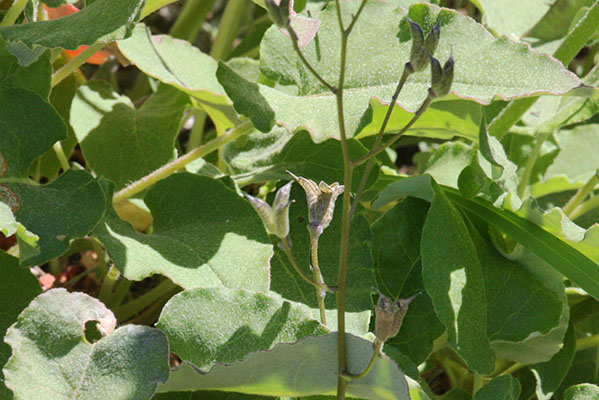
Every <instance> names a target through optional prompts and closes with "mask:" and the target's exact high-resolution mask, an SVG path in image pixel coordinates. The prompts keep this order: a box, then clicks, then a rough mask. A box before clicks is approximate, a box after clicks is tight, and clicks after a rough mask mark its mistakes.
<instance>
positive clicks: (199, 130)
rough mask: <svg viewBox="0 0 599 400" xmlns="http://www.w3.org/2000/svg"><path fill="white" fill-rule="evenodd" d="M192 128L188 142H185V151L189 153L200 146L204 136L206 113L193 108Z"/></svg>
mask: <svg viewBox="0 0 599 400" xmlns="http://www.w3.org/2000/svg"><path fill="white" fill-rule="evenodd" d="M192 113H193V127H192V128H191V132H189V140H188V141H187V146H186V148H187V151H191V150H193V149H195V148H196V147H198V146H200V145H201V144H202V138H203V136H204V124H205V123H206V111H204V110H202V109H200V108H195V109H194V110H193V111H192Z"/></svg>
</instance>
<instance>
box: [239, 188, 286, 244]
mask: <svg viewBox="0 0 599 400" xmlns="http://www.w3.org/2000/svg"><path fill="white" fill-rule="evenodd" d="M292 184H293V181H292V182H289V183H287V184H286V185H285V186H283V187H281V188H280V189H279V190H278V191H277V194H276V195H275V201H274V203H273V207H271V206H270V205H269V204H268V203H266V202H265V201H264V200H262V199H259V198H257V197H253V196H250V195H249V194H247V193H246V194H245V197H246V198H247V199H248V200H249V201H250V204H251V205H252V207H254V210H256V212H257V213H258V214H259V215H260V218H261V219H262V223H263V224H264V228H265V229H266V232H267V233H268V234H270V235H275V236H277V237H279V238H281V239H283V238H286V237H287V236H288V235H289V206H290V205H291V202H290V201H289V195H290V193H291V185H292Z"/></svg>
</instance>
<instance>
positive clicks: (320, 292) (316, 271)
mask: <svg viewBox="0 0 599 400" xmlns="http://www.w3.org/2000/svg"><path fill="white" fill-rule="evenodd" d="M309 230H310V229H309ZM318 237H319V235H318V234H315V233H313V231H312V230H310V264H311V266H312V276H313V277H314V281H315V282H316V283H317V284H318V286H319V287H315V289H316V302H317V303H318V310H320V322H322V323H323V325H326V324H327V316H326V309H325V306H324V299H325V296H326V295H327V292H326V290H324V289H322V286H324V280H323V278H322V273H321V272H320V266H319V265H318Z"/></svg>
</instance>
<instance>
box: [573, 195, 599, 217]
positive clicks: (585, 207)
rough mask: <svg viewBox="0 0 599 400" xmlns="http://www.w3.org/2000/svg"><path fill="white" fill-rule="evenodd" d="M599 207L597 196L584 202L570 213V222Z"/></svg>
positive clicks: (598, 197)
mask: <svg viewBox="0 0 599 400" xmlns="http://www.w3.org/2000/svg"><path fill="white" fill-rule="evenodd" d="M597 207H599V196H595V197H592V198H590V199H589V200H587V201H585V202H584V203H582V204H581V205H579V206H578V207H577V208H576V209H575V210H574V211H572V213H571V214H570V215H569V217H570V219H571V220H575V219H576V218H578V217H580V216H581V215H583V214H586V213H588V212H589V211H591V210H592V209H594V208H597Z"/></svg>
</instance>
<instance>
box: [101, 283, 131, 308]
mask: <svg viewBox="0 0 599 400" xmlns="http://www.w3.org/2000/svg"><path fill="white" fill-rule="evenodd" d="M132 284H133V281H130V280H129V279H121V280H120V281H119V283H118V286H117V288H116V290H115V291H114V294H113V295H112V297H111V298H110V300H109V304H107V305H108V308H110V309H113V310H114V309H117V308H119V307H120V306H121V304H123V300H124V299H125V296H127V293H129V288H130V287H131V285H132Z"/></svg>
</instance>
